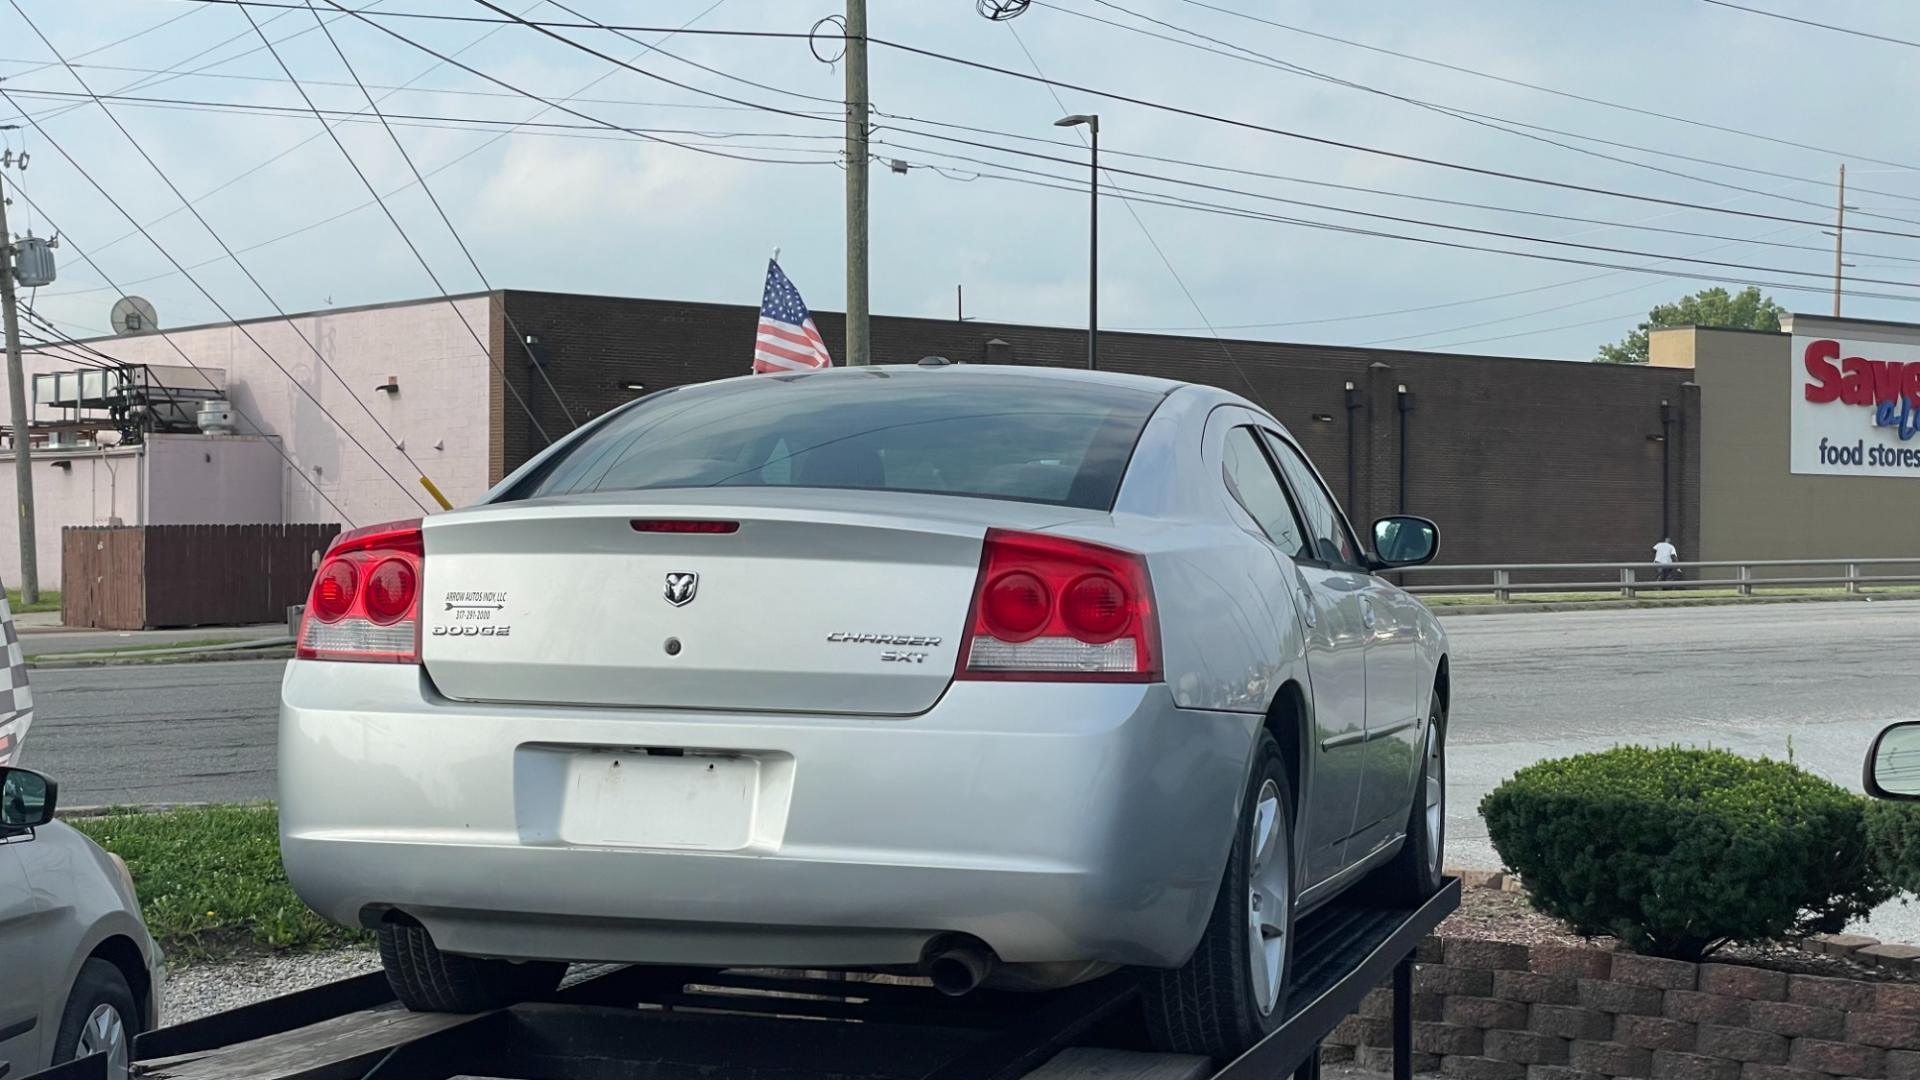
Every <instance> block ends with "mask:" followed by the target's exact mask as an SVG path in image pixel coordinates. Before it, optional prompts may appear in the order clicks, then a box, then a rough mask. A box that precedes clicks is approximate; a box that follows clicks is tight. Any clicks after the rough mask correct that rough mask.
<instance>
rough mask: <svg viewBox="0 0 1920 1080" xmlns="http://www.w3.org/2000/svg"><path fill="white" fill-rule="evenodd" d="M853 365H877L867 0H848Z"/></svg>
mask: <svg viewBox="0 0 1920 1080" xmlns="http://www.w3.org/2000/svg"><path fill="white" fill-rule="evenodd" d="M846 98H847V101H846V105H847V365H848V366H849V367H864V366H866V365H868V364H871V363H873V354H872V345H871V339H870V338H869V337H868V329H869V328H868V324H867V319H868V310H867V0H847V93H846Z"/></svg>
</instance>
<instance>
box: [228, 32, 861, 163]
mask: <svg viewBox="0 0 1920 1080" xmlns="http://www.w3.org/2000/svg"><path fill="white" fill-rule="evenodd" d="M195 2H205V3H220V2H226V0H195ZM236 2H237V0H236ZM248 2H249V3H251V2H252V0H248ZM326 2H327V3H328V4H330V5H332V6H333V7H335V8H337V9H339V10H341V11H344V12H347V13H348V14H350V15H352V16H353V17H354V18H356V19H359V20H361V21H362V22H365V23H366V24H367V25H368V26H371V27H373V28H374V29H376V30H378V31H380V32H381V33H383V34H386V35H388V36H389V37H392V38H394V39H396V40H398V41H400V42H403V43H404V44H407V45H411V46H413V47H414V48H416V49H419V50H420V51H421V52H424V53H426V54H427V55H429V56H433V57H437V58H438V59H440V60H442V61H444V62H445V63H448V64H451V65H453V66H454V67H457V68H459V69H460V70H462V71H465V72H467V73H468V74H470V75H473V76H476V77H478V78H481V79H485V80H486V81H488V82H490V83H493V84H494V85H495V86H500V87H503V88H505V89H508V90H511V91H513V92H514V93H516V94H519V95H520V96H522V97H525V98H529V99H531V100H533V101H538V102H540V103H541V104H542V105H545V106H547V107H548V108H550V109H554V110H557V111H559V112H564V113H568V114H571V115H573V116H577V117H579V118H581V119H582V120H589V121H592V122H594V123H597V124H601V125H603V126H605V127H607V128H610V129H612V130H615V131H625V132H627V133H629V134H632V135H637V136H639V137H640V138H642V139H645V140H647V141H649V142H657V143H664V144H666V145H668V146H678V147H680V148H681V149H682V150H693V151H695V152H697V153H702V154H711V155H713V156H715V157H724V158H733V159H735V160H738V161H757V160H762V159H758V158H754V157H751V156H749V155H745V154H733V153H728V152H726V151H723V150H713V149H709V148H705V147H697V146H688V145H687V144H685V143H680V142H675V141H674V140H672V139H663V138H660V137H659V136H657V135H649V134H647V133H645V132H643V131H640V130H638V129H636V128H631V127H627V126H625V125H622V124H616V123H614V122H612V121H611V120H603V119H601V118H600V117H597V116H594V115H592V114H591V113H585V112H581V111H580V110H579V109H575V108H573V107H571V106H567V105H562V104H560V103H558V102H556V101H552V100H549V99H548V98H544V97H542V96H540V95H539V94H536V93H533V92H532V91H530V90H523V89H521V88H520V87H518V86H515V85H513V84H512V83H510V82H507V81H506V80H505V79H502V78H500V77H498V76H496V75H490V74H488V73H487V72H484V71H481V70H480V69H478V68H476V67H473V66H471V65H469V64H464V63H461V62H460V61H458V60H455V59H454V58H452V57H450V56H448V55H446V54H445V53H442V52H440V51H438V50H436V49H434V48H432V47H430V46H427V45H423V44H421V43H420V42H418V41H415V40H413V39H412V38H409V37H407V36H406V35H405V34H402V33H399V32H398V31H396V30H393V29H392V28H390V27H386V26H382V25H380V24H379V23H377V22H374V21H373V20H372V19H370V18H368V17H367V16H366V15H365V14H364V13H362V12H359V11H356V10H354V9H352V8H347V7H343V6H342V5H341V4H340V2H339V0H326ZM481 2H484V0H481ZM488 6H489V7H491V6H492V5H488ZM494 10H496V11H501V12H505V9H504V8H494ZM508 15H509V17H510V18H513V19H514V20H515V21H517V22H520V23H521V24H522V25H527V26H533V25H534V24H532V23H528V22H526V21H525V20H522V19H519V18H518V17H517V16H512V15H511V13H508ZM536 29H537V27H536ZM541 32H542V33H546V32H547V31H544V30H542V31H541ZM553 36H555V37H557V38H559V40H561V41H566V42H567V44H569V45H573V46H574V47H575V48H578V49H581V50H583V51H585V52H590V53H592V54H593V55H595V56H598V57H600V58H602V59H604V60H607V61H609V62H611V63H614V64H618V65H619V66H621V67H623V68H625V69H627V70H628V71H635V72H639V73H641V74H643V75H646V76H647V77H649V78H654V79H659V80H661V81H662V82H666V83H670V84H672V85H674V86H678V87H680V88H681V89H684V90H691V91H693V92H694V93H699V94H705V95H707V96H710V97H718V98H720V99H722V100H724V101H731V102H734V103H735V104H741V105H752V106H753V107H755V108H758V109H760V110H762V111H765V112H775V113H780V114H783V115H786V116H796V117H799V118H801V119H803V120H823V121H824V120H827V118H826V117H822V116H819V115H817V114H813V113H803V112H795V111H793V110H791V109H782V108H778V107H776V106H771V105H756V104H755V103H753V102H747V101H742V100H741V99H739V98H733V97H728V96H727V95H725V94H719V93H716V92H714V91H711V90H702V89H700V88H698V87H693V86H688V85H687V84H685V83H681V82H678V81H676V80H673V79H669V78H667V77H666V76H664V75H659V74H656V73H654V72H650V71H647V70H646V69H645V68H641V67H638V66H636V65H634V64H630V63H627V62H625V61H622V60H619V59H616V58H614V57H611V56H608V55H607V54H605V53H602V52H599V51H598V50H595V49H592V48H589V47H587V46H584V45H579V44H578V43H576V42H572V41H568V40H567V39H566V38H564V37H559V35H553ZM828 122H831V121H828ZM780 164H809V165H813V164H819V165H830V164H833V163H832V162H827V161H820V162H780Z"/></svg>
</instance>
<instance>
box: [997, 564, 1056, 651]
mask: <svg viewBox="0 0 1920 1080" xmlns="http://www.w3.org/2000/svg"><path fill="white" fill-rule="evenodd" d="M980 614H981V616H983V619H984V622H985V623H986V626H987V631H988V632H989V633H991V634H992V635H993V636H994V637H997V638H1000V639H1001V640H1003V641H1025V640H1027V639H1028V638H1030V637H1032V636H1034V635H1035V634H1038V633H1039V632H1040V629H1041V628H1042V627H1044V626H1046V625H1047V616H1049V615H1051V614H1053V595H1052V594H1051V593H1049V592H1048V591H1047V586H1046V583H1045V582H1043V581H1041V580H1040V579H1039V578H1037V577H1034V576H1033V575H1032V574H1029V573H1027V572H1026V571H1024V570H1015V571H1013V572H1011V573H1006V574H997V575H995V576H994V577H993V578H992V579H991V580H989V581H988V582H987V589H986V592H985V593H983V594H982V595H981V598H980Z"/></svg>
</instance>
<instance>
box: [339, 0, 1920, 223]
mask: <svg viewBox="0 0 1920 1080" xmlns="http://www.w3.org/2000/svg"><path fill="white" fill-rule="evenodd" d="M329 2H330V3H331V2H333V0H329ZM479 2H482V3H484V2H485V0H479ZM868 40H869V41H870V42H871V43H872V44H874V45H883V46H886V47H887V48H890V49H895V50H898V51H900V52H906V53H911V54H914V55H916V56H924V57H927V58H928V59H933V60H939V61H942V62H944V63H949V64H957V65H959V66H961V67H969V68H973V69H975V70H979V71H987V72H992V73H994V74H998V75H1008V76H1011V77H1013V78H1016V79H1024V80H1027V81H1029V82H1042V83H1046V84H1048V85H1051V86H1056V87H1060V88H1063V89H1068V90H1075V91H1078V92H1080V93H1083V94H1093V95H1095V96H1097V97H1104V98H1107V99H1108V100H1111V101H1120V102H1125V103H1126V104H1129V105H1138V106H1140V107H1141V108H1146V109H1153V110H1155V111H1158V112H1165V113H1171V114H1174V115H1176V116H1185V117H1189V118H1191V119H1195V120H1205V121H1208V122H1211V123H1216V124H1222V125H1226V126H1228V127H1234V128H1240V129H1242V130H1246V131H1258V132H1262V133H1264V134H1268V135H1279V136H1281V137H1283V138H1289V139H1297V140H1299V141H1302V142H1309V143H1314V144H1316V145H1320V146H1330V147H1334V148H1336V149H1341V150H1353V151H1357V152H1360V153H1364V154H1373V155H1375V156H1378V157H1385V158H1391V159H1394V160H1396V161H1408V162H1413V163H1415V164H1419V165H1429V166H1432V167H1435V168H1441V169H1451V170H1454V171H1457V172H1465V173H1471V174H1473V175H1476V176H1489V177H1494V178H1497V179H1501V180H1513V181H1517V182H1520V183H1526V184H1535V185H1539V186H1542V187H1551V188H1558V189H1561V190H1565V191H1578V192H1583V193H1585V194H1589V195H1604V196H1607V197H1609V198H1616V199H1630V200H1633V201H1635V202H1644V203H1652V204H1655V205H1659V206H1675V207H1681V208H1684V209H1688V210H1706V211H1710V212H1713V213H1718V214H1731V215H1734V216H1736V217H1745V218H1753V219H1756V220H1760V221H1778V222H1783V223H1786V224H1792V225H1812V224H1819V223H1818V222H1810V221H1806V220H1804V219H1801V218H1791V217H1785V216H1783V215H1780V214H1768V213H1763V212H1761V211H1757V210H1734V209H1729V208H1727V207H1715V206H1710V205H1707V204H1704V203H1694V202H1688V201H1686V200H1683V199H1668V198H1663V197H1661V196H1658V195H1647V194H1643V193H1639V192H1629V191H1616V190H1613V189H1611V188H1602V187H1594V186H1591V185H1587V184H1576V183H1572V182H1570V181H1565V180H1551V179H1547V178H1545V177H1538V176H1529V175H1526V174H1524V173H1514V172H1507V171H1505V170H1502V169H1490V168H1484V167H1482V166H1478V165H1468V164H1465V163H1463V162H1457V161H1446V160H1442V159H1439V158H1430V157H1425V156H1422V155H1419V154H1409V153H1404V152H1402V151H1398V150H1387V149H1383V148H1380V147H1374V146H1366V145H1363V144H1359V143H1350V142H1345V141H1343V140H1340V139H1330V138H1326V137H1324V136H1320V135H1308V134H1306V133H1305V132H1299V131H1290V130H1287V129H1286V128H1277V127H1271V126H1269V125H1266V124H1257V123H1254V122H1253V121H1251V120H1236V119H1234V118H1232V117H1228V116H1221V115H1218V114H1216V113H1209V112H1204V111H1201V110H1197V109H1189V108H1186V107H1184V106H1179V105H1169V104H1167V103H1165V102H1159V101H1150V100H1147V99H1145V98H1138V97H1134V96H1132V95H1129V94H1122V93H1119V92H1117V91H1112V90H1098V89H1094V88H1092V87H1088V86H1081V85H1078V84H1076V83H1070V82H1061V81H1057V80H1053V79H1046V78H1043V77H1041V76H1037V75H1029V74H1027V73H1025V72H1022V71H1014V70H1012V69H1010V68H1003V67H999V66H996V65H994V64H987V63H983V62H981V61H978V60H968V59H966V58H964V57H959V56H952V55H949V54H947V53H942V52H937V51H935V50H932V49H923V48H920V47H919V46H917V45H907V44H903V43H901V42H897V41H890V40H888V39H885V38H878V37H871V36H869V38H868ZM1855 231H1857V232H1864V233H1872V234H1874V235H1877V236H1897V237H1901V238H1904V239H1910V240H1912V239H1920V233H1907V232H1899V231H1896V230H1889V229H1876V228H1867V227H1861V228H1858V229H1856V230H1855Z"/></svg>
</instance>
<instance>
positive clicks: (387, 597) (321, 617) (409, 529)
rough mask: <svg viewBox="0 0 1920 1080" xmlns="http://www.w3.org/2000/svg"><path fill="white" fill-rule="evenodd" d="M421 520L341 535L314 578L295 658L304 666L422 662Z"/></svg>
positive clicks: (424, 548) (422, 552) (398, 522)
mask: <svg viewBox="0 0 1920 1080" xmlns="http://www.w3.org/2000/svg"><path fill="white" fill-rule="evenodd" d="M425 553H426V547H425V545H424V543H423V542H422V540H421V537H420V523H419V522H418V521H396V522H393V523H391V524H387V525H374V526H371V527H369V528H365V529H355V530H353V531H352V532H346V533H341V534H340V536H339V537H338V538H337V539H335V540H334V542H333V546H332V547H331V548H329V549H328V550H327V557H326V558H325V559H324V560H323V561H322V562H321V564H320V571H319V572H318V573H316V574H315V575H314V576H313V590H312V592H311V593H310V594H309V595H308V597H307V611H306V614H305V616H304V617H303V618H302V619H301V620H300V642H299V645H298V647H297V648H296V649H295V655H297V656H299V657H300V658H301V659H302V660H358V661H364V662H369V663H386V664H417V663H419V662H420V573H421V569H422V567H421V563H422V561H423V559H424V558H425Z"/></svg>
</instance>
